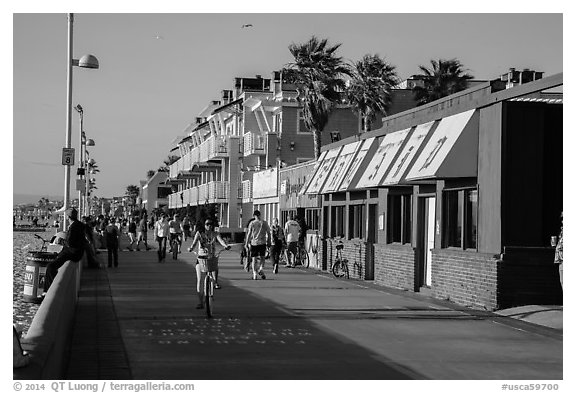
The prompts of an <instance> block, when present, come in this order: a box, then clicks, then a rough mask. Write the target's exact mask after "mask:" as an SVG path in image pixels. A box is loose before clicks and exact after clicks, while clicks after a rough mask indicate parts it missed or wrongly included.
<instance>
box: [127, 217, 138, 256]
mask: <svg viewBox="0 0 576 393" xmlns="http://www.w3.org/2000/svg"><path fill="white" fill-rule="evenodd" d="M137 219H138V217H130V222H129V223H128V239H130V244H129V245H128V247H126V249H128V250H129V251H134V243H136V220H137Z"/></svg>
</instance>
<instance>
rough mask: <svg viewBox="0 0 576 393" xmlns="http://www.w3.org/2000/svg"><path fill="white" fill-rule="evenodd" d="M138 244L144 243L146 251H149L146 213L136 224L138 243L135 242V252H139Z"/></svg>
mask: <svg viewBox="0 0 576 393" xmlns="http://www.w3.org/2000/svg"><path fill="white" fill-rule="evenodd" d="M140 242H143V243H144V247H145V249H146V251H148V250H150V247H148V217H147V216H146V212H144V214H143V215H142V219H141V220H140V223H139V224H138V241H137V242H136V251H140Z"/></svg>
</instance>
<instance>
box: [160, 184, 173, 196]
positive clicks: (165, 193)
mask: <svg viewBox="0 0 576 393" xmlns="http://www.w3.org/2000/svg"><path fill="white" fill-rule="evenodd" d="M171 193H172V188H171V187H158V199H163V198H168V195H170V194H171Z"/></svg>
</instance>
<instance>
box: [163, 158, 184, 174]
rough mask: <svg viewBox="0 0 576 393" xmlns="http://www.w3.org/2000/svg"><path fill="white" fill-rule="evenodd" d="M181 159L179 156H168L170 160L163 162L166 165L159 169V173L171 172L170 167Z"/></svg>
mask: <svg viewBox="0 0 576 393" xmlns="http://www.w3.org/2000/svg"><path fill="white" fill-rule="evenodd" d="M179 159H180V157H178V156H174V155H172V156H168V158H166V159H165V160H164V161H162V162H163V163H164V165H162V166H160V167H159V168H158V172H169V171H170V165H172V164H174V163H175V162H176V161H178V160H179Z"/></svg>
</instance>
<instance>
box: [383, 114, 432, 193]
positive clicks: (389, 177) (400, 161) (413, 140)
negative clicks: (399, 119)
mask: <svg viewBox="0 0 576 393" xmlns="http://www.w3.org/2000/svg"><path fill="white" fill-rule="evenodd" d="M434 123H435V122H434V121H431V122H428V123H424V124H418V125H417V126H416V128H415V129H414V130H413V131H412V133H411V134H410V135H409V136H408V141H407V142H406V143H405V144H404V146H403V147H402V149H401V150H400V153H399V154H398V156H397V157H396V160H394V162H392V164H391V165H390V170H389V171H388V173H387V174H386V176H385V177H384V179H383V180H382V181H381V182H380V185H385V186H390V185H394V184H398V183H400V180H402V176H403V175H404V174H405V173H406V170H407V169H408V167H409V165H410V163H411V162H412V160H413V159H414V157H415V156H416V153H417V152H418V149H420V146H421V145H422V142H424V140H425V139H426V136H427V135H428V133H429V132H430V130H431V129H432V126H433V125H434Z"/></svg>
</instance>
